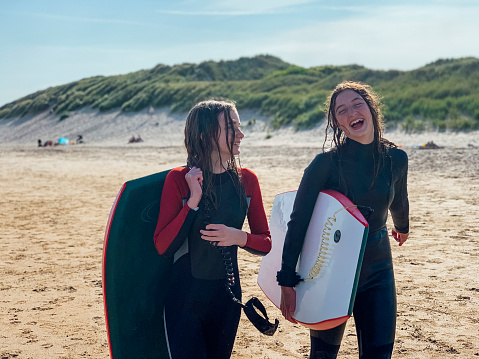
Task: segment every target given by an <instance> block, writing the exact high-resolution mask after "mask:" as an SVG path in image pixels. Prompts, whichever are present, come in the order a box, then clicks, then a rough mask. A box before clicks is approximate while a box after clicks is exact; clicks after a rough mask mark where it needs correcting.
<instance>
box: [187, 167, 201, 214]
mask: <svg viewBox="0 0 479 359" xmlns="http://www.w3.org/2000/svg"><path fill="white" fill-rule="evenodd" d="M185 180H186V183H187V184H188V187H189V188H190V198H189V199H188V202H187V203H188V206H189V207H190V208H196V207H198V204H199V203H200V200H201V196H202V195H203V189H202V186H203V172H202V171H201V169H200V168H197V167H192V168H191V169H190V170H189V172H188V173H187V174H186V175H185Z"/></svg>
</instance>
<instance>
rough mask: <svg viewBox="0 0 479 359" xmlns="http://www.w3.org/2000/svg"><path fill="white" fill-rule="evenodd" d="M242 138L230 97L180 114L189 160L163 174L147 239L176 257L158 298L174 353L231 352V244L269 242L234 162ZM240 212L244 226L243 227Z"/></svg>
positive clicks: (251, 189) (260, 246)
mask: <svg viewBox="0 0 479 359" xmlns="http://www.w3.org/2000/svg"><path fill="white" fill-rule="evenodd" d="M243 137H244V134H243V132H242V131H241V129H240V118H239V115H238V111H237V110H236V107H235V105H234V104H233V103H230V102H224V101H204V102H200V103H199V104H197V105H196V106H194V107H193V108H192V109H191V111H190V112H189V114H188V117H187V119H186V127H185V146H186V149H187V152H188V160H187V163H188V167H179V168H175V169H173V170H172V171H171V172H170V173H169V174H168V176H167V177H166V180H165V184H164V188H163V193H162V196H161V204H160V216H159V220H158V225H157V227H156V231H155V236H154V241H155V246H156V248H157V250H158V252H159V253H160V254H161V255H164V256H166V257H175V263H174V265H173V271H172V277H173V278H172V280H171V283H172V286H171V288H170V290H169V294H168V296H167V299H166V304H165V330H166V336H167V342H168V347H169V351H170V357H171V358H174V359H178V358H229V357H230V356H231V352H232V349H233V344H234V340H235V336H236V331H237V328H238V324H239V319H240V315H241V307H240V306H239V305H237V303H235V302H234V301H233V300H232V298H231V297H232V295H231V292H232V293H233V294H234V296H235V297H236V298H237V299H239V300H241V286H240V283H239V275H238V274H239V273H238V261H237V249H238V247H241V248H243V249H245V250H247V251H249V252H253V253H256V254H259V255H265V254H266V253H268V252H269V251H270V249H271V236H270V232H269V228H268V222H267V219H266V214H265V212H264V208H263V202H262V197H261V191H260V188H259V183H258V178H257V177H256V175H255V174H254V173H253V172H252V171H250V170H248V169H246V168H238V167H237V166H236V161H235V156H236V155H238V154H239V153H240V149H239V146H240V142H241V140H242V139H243ZM246 216H247V217H248V223H249V226H250V229H251V233H247V232H244V231H242V227H243V222H244V220H245V218H246ZM225 265H226V266H225ZM225 283H229V284H228V285H227V287H225ZM226 288H230V289H231V292H228V290H226Z"/></svg>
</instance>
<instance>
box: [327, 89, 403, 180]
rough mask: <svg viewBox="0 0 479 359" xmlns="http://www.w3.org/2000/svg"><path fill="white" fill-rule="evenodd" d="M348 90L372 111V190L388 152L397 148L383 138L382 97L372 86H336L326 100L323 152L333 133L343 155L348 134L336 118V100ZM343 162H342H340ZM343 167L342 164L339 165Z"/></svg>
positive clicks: (333, 138)
mask: <svg viewBox="0 0 479 359" xmlns="http://www.w3.org/2000/svg"><path fill="white" fill-rule="evenodd" d="M346 90H352V91H354V92H356V93H357V94H359V95H360V96H361V97H362V98H363V100H364V101H365V102H366V104H367V105H368V107H369V110H370V111H371V117H372V122H373V127H374V140H373V143H374V152H373V154H374V177H373V181H372V183H371V187H370V188H372V187H373V186H374V182H375V180H376V177H377V175H378V173H379V171H380V169H381V166H382V165H383V162H384V157H385V155H386V154H387V150H388V149H389V148H393V147H397V146H396V145H395V144H394V143H392V142H391V141H389V140H387V139H385V138H384V137H383V133H384V127H385V126H384V118H383V114H382V111H381V108H382V104H381V97H380V96H379V95H378V94H377V93H376V92H374V91H373V89H372V88H371V86H369V85H366V84H363V83H361V82H355V81H343V82H341V83H340V84H338V85H337V86H336V88H335V89H334V90H333V91H332V92H331V94H330V95H329V97H328V99H327V100H326V103H325V104H326V110H325V112H326V117H327V119H328V123H327V125H326V133H325V138H324V143H323V150H324V147H325V144H326V142H327V140H328V133H329V131H332V132H333V134H332V139H331V144H334V146H335V147H336V149H337V151H338V155H341V146H342V145H344V143H345V142H346V137H347V136H346V134H345V133H344V131H343V130H342V129H341V127H340V126H339V122H338V120H337V118H336V111H335V108H336V99H337V98H338V96H339V94H340V93H342V92H343V91H346ZM340 162H341V161H340ZM339 165H340V166H341V164H339Z"/></svg>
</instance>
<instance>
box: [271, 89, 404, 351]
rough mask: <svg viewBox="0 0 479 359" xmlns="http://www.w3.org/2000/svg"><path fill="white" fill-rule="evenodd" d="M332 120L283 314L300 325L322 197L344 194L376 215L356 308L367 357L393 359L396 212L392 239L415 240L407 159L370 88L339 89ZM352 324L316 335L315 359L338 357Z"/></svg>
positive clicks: (283, 280) (300, 214) (284, 272)
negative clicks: (302, 274)
mask: <svg viewBox="0 0 479 359" xmlns="http://www.w3.org/2000/svg"><path fill="white" fill-rule="evenodd" d="M327 116H328V129H332V131H333V140H332V141H333V142H334V145H335V146H334V147H333V148H332V150H330V151H328V152H323V153H321V154H319V155H317V156H316V158H315V159H314V160H313V161H312V162H311V164H310V165H309V166H308V167H307V168H306V170H305V171H304V175H303V178H302V180H301V184H300V186H299V189H298V192H297V195H296V200H295V203H294V208H293V212H292V214H291V221H290V222H289V224H288V231H287V234H286V238H285V244H284V249H283V259H282V267H281V271H279V272H278V276H277V279H278V283H279V284H280V285H281V311H282V313H283V315H284V317H285V318H286V319H288V320H289V321H291V322H295V321H294V319H293V318H292V314H294V311H295V308H296V292H295V290H294V286H295V285H296V284H297V283H298V281H299V278H298V276H297V274H296V272H295V269H296V264H297V261H298V257H299V254H300V252H301V248H302V245H303V242H304V237H305V234H306V230H307V228H308V225H309V221H310V218H311V214H312V212H313V208H314V205H315V202H316V198H317V197H318V194H319V192H320V191H321V190H325V189H333V190H336V191H339V192H341V193H343V194H344V195H346V196H347V197H348V198H349V199H350V200H351V201H352V202H353V203H354V204H356V205H359V206H364V207H365V208H367V207H369V208H370V209H372V210H373V211H369V212H368V213H363V214H364V216H365V217H366V219H367V220H368V223H369V236H368V239H367V244H366V249H365V253H364V259H363V264H362V268H361V272H360V277H359V283H358V289H357V293H356V300H355V303H354V308H353V316H354V321H355V324H356V332H357V336H358V345H359V357H360V358H362V359H376V358H377V359H383V358H384V359H385V358H390V357H391V353H392V350H393V345H394V336H395V326H396V291H395V286H394V274H393V265H392V259H391V248H390V245H389V239H388V232H387V229H386V220H387V215H388V210H389V211H390V212H391V215H392V219H393V222H394V228H393V229H392V236H393V237H394V239H395V240H396V241H397V242H399V245H400V246H401V245H402V244H403V243H404V242H405V241H406V240H407V238H408V233H409V202H408V197H407V181H406V178H407V155H406V153H405V152H404V151H402V150H400V149H398V148H397V147H396V146H395V145H394V144H393V143H391V142H389V141H387V140H386V139H384V138H383V137H382V132H383V122H382V116H381V112H380V102H379V98H378V96H377V95H376V94H375V93H374V92H373V91H372V90H371V88H370V87H369V86H367V85H363V84H360V83H357V82H343V83H341V84H339V85H338V86H337V87H336V89H335V90H334V91H333V92H332V93H331V95H330V97H329V100H328V110H327ZM326 140H327V135H326ZM345 325H346V324H345V323H344V324H343V325H340V326H339V327H336V328H333V329H330V330H324V331H316V330H311V333H310V334H311V353H310V358H311V359H316V358H324V359H332V358H336V357H337V353H338V351H339V347H340V344H341V339H342V336H343V332H344V328H345Z"/></svg>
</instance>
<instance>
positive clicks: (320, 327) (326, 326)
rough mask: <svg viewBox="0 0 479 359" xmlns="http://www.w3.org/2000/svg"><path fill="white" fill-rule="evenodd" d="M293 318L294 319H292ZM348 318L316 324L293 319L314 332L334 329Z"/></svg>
mask: <svg viewBox="0 0 479 359" xmlns="http://www.w3.org/2000/svg"><path fill="white" fill-rule="evenodd" d="M259 288H260V289H261V290H262V291H263V294H264V295H265V296H266V298H268V299H269V301H270V302H271V303H272V304H273V305H274V306H275V307H276V308H278V309H279V310H281V308H280V307H278V306H277V305H276V304H275V303H274V302H273V301H272V300H271V298H270V297H268V295H267V294H266V293H265V292H264V290H263V288H261V286H259ZM293 318H294V317H293ZM349 318H351V317H350V316H349V315H346V316H344V317H339V318H334V319H328V320H324V321H322V322H318V323H303V322H300V321H299V320H296V318H294V320H296V321H297V322H298V323H299V324H301V325H303V326H305V327H306V328H309V329H314V330H327V329H332V328H336V327H337V326H339V325H341V324H343V323H344V322H346V321H347V320H348V319H349Z"/></svg>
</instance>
